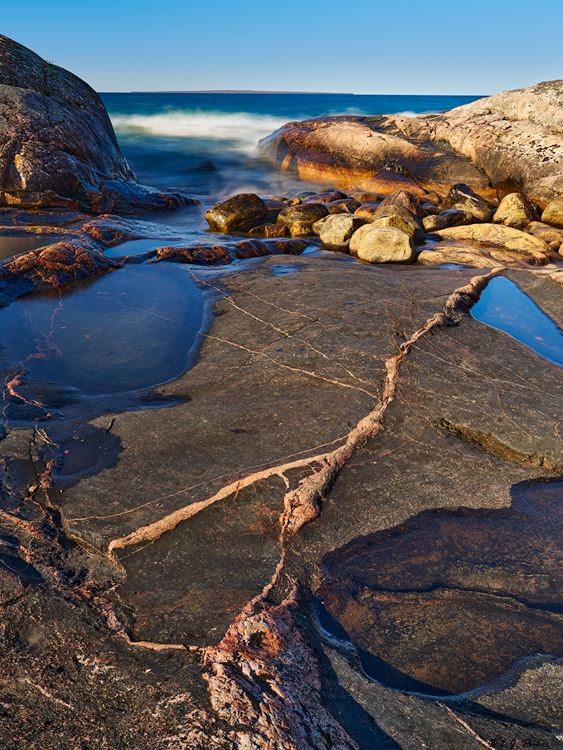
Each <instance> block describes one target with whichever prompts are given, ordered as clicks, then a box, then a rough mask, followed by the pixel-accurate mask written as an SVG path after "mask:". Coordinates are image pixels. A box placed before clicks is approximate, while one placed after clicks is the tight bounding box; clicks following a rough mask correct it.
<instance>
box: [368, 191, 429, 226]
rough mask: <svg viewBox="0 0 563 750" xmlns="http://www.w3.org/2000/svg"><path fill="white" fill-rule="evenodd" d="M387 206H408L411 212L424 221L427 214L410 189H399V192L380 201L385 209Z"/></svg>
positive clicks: (381, 206)
mask: <svg viewBox="0 0 563 750" xmlns="http://www.w3.org/2000/svg"><path fill="white" fill-rule="evenodd" d="M387 206H401V207H402V208H406V209H407V210H408V211H410V212H411V214H414V216H416V218H417V219H418V220H419V221H422V219H424V217H425V216H426V211H425V210H424V209H423V208H422V207H421V205H420V204H419V203H418V201H417V200H416V197H415V196H414V195H413V194H412V193H409V191H408V190H397V192H395V193H392V194H391V195H390V196H389V197H387V198H385V200H383V201H382V202H381V203H380V206H379V207H380V208H381V209H383V208H387Z"/></svg>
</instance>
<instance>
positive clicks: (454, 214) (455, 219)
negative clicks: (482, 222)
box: [438, 208, 475, 228]
mask: <svg viewBox="0 0 563 750" xmlns="http://www.w3.org/2000/svg"><path fill="white" fill-rule="evenodd" d="M438 216H440V217H441V218H442V219H444V221H445V222H446V228H447V227H457V226H461V225H465V224H474V223H475V217H474V216H473V214H472V213H470V212H469V211H466V210H464V209H461V208H450V209H446V210H445V211H440V213H439V214H438Z"/></svg>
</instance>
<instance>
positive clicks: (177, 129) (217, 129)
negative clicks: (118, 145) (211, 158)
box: [111, 110, 288, 152]
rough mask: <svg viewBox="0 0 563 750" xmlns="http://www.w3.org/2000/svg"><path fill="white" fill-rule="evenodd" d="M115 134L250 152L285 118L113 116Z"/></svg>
mask: <svg viewBox="0 0 563 750" xmlns="http://www.w3.org/2000/svg"><path fill="white" fill-rule="evenodd" d="M111 121H112V123H113V126H114V128H115V130H116V132H117V134H118V135H119V134H124V135H125V134H127V133H134V132H141V133H146V134H150V135H156V136H159V135H160V136H168V137H173V138H193V139H202V140H217V141H229V142H230V146H231V147H232V148H235V149H237V150H240V151H246V152H253V151H254V150H255V149H256V145H257V143H258V141H259V140H260V138H264V137H265V136H266V135H269V134H270V133H271V132H272V131H274V130H277V129H278V128H279V127H281V126H282V125H284V124H285V123H286V122H287V121H288V118H284V117H274V116H273V115H257V114H250V113H248V112H202V111H200V110H192V111H190V110H176V111H172V112H161V113H159V114H152V115H142V114H132V115H113V116H111Z"/></svg>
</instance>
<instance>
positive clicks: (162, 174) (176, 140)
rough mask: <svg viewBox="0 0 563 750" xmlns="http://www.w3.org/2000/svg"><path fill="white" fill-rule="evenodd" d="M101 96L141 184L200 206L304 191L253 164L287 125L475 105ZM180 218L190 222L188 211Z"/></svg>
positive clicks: (425, 100) (291, 179)
mask: <svg viewBox="0 0 563 750" xmlns="http://www.w3.org/2000/svg"><path fill="white" fill-rule="evenodd" d="M101 96H102V99H103V101H104V104H105V105H106V107H107V109H108V112H109V115H110V118H111V120H112V123H113V126H114V128H115V131H116V134H117V138H118V141H119V144H120V146H121V149H122V151H123V153H124V155H125V157H126V159H127V160H128V162H129V164H130V165H131V167H132V169H133V171H134V172H135V173H136V175H137V177H138V179H139V181H140V182H142V183H145V184H149V185H154V186H155V187H159V188H163V189H164V188H175V189H177V190H181V191H183V192H186V193H188V194H190V195H191V196H193V197H194V198H198V199H199V200H200V201H202V203H203V204H204V207H205V206H208V205H211V204H212V203H215V202H217V201H218V200H222V199H224V198H226V197H228V196H230V195H233V194H234V193H237V192H256V193H258V194H259V195H271V194H276V193H287V192H291V191H293V193H296V192H299V191H300V190H303V189H304V183H302V182H300V181H299V180H298V179H297V178H296V177H295V176H292V175H288V174H285V173H284V174H282V173H280V172H279V171H278V170H276V169H274V168H272V167H270V166H269V165H268V164H267V163H265V162H263V161H262V160H260V159H259V158H258V154H257V143H258V141H259V140H260V139H261V138H263V137H264V136H266V135H269V134H270V133H272V132H273V131H274V130H277V128H279V127H281V126H282V125H284V124H285V123H286V122H291V121H294V120H304V119H308V118H311V117H322V116H325V115H342V114H343V115H379V114H393V113H398V112H401V113H405V114H422V113H425V112H442V111H444V110H446V109H451V108H453V107H457V106H460V105H462V104H467V103H468V102H471V101H474V100H475V99H478V98H479V96H474V97H471V96H398V95H397V96H366V95H358V96H356V95H353V94H247V93H246V94H243V93H240V94H236V93H232V94H213V93H207V94H205V93H203V94H202V93H125V94H121V93H106V94H101ZM204 160H210V161H212V162H213V164H214V165H215V166H216V167H217V169H215V170H212V171H209V170H207V171H192V170H191V169H190V167H192V166H193V165H195V164H197V163H198V162H202V161H204ZM184 214H187V215H188V216H193V211H192V213H191V214H190V213H189V212H184ZM184 214H182V212H181V213H180V214H178V215H177V218H176V219H175V223H182V222H181V221H180V222H179V221H178V217H181V216H183V215H184ZM169 218H170V217H169ZM200 218H201V217H200ZM186 223H189V221H188V222H186Z"/></svg>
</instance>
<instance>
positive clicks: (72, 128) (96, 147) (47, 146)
mask: <svg viewBox="0 0 563 750" xmlns="http://www.w3.org/2000/svg"><path fill="white" fill-rule="evenodd" d="M189 202H190V201H189V199H186V198H185V197H184V196H181V195H178V194H170V193H160V192H158V191H155V190H152V189H151V188H148V187H145V186H142V185H139V184H138V183H137V180H136V177H135V175H134V174H133V172H132V171H131V169H130V168H129V165H128V164H127V162H126V161H125V159H124V157H123V154H122V153H121V151H120V149H119V146H118V144H117V140H116V138H115V133H114V131H113V128H112V125H111V122H110V119H109V117H108V114H107V112H106V110H105V107H104V105H103V103H102V101H101V99H100V97H99V96H98V94H97V93H96V92H95V91H94V90H93V89H92V88H90V86H88V84H87V83H85V82H84V81H82V80H81V79H80V78H78V77H77V76H75V75H73V74H72V73H69V72H68V71H67V70H64V69H63V68H59V67H58V66H57V65H52V64H51V63H48V62H46V61H45V60H43V58H41V57H39V55H36V54H35V53H34V52H32V51H31V50H29V49H27V48H26V47H24V46H22V45H21V44H18V43H17V42H14V41H12V40H11V39H8V38H7V37H5V36H2V35H0V206H2V205H4V206H6V205H8V206H9V205H21V206H62V207H69V208H78V207H80V208H82V209H84V210H89V211H93V212H95V213H105V212H108V211H123V212H127V211H131V210H133V209H138V208H141V209H144V210H159V209H166V208H175V207H177V206H180V205H183V204H185V203H189Z"/></svg>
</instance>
